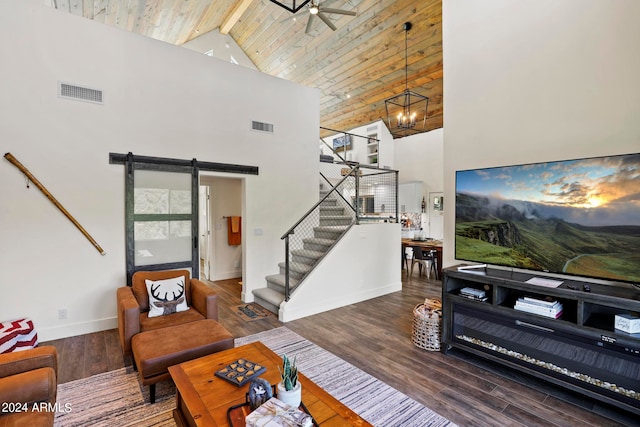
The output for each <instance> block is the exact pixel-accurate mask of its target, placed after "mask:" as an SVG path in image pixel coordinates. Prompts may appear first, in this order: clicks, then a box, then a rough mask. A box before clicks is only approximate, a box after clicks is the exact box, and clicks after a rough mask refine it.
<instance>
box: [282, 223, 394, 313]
mask: <svg viewBox="0 0 640 427" xmlns="http://www.w3.org/2000/svg"><path fill="white" fill-rule="evenodd" d="M399 243H400V224H397V223H387V224H360V225H354V226H353V227H351V229H350V230H349V231H348V232H347V234H345V235H344V236H343V238H342V239H340V241H338V243H336V245H335V246H334V247H333V248H332V250H331V252H330V253H329V254H328V255H327V256H326V257H325V258H323V259H322V260H321V261H320V262H319V263H318V265H317V266H316V267H315V268H314V269H313V271H312V272H311V273H310V274H309V276H307V277H306V278H305V280H304V283H303V284H302V285H300V287H299V288H298V289H296V290H295V291H294V292H293V294H292V295H291V299H290V300H289V301H288V302H283V303H282V304H281V305H280V313H279V316H280V320H282V321H284V322H288V321H291V320H295V319H299V318H301V317H305V316H310V315H312V314H316V313H322V312H324V311H327V310H332V309H334V308H338V307H343V306H345V305H348V304H355V303H357V302H360V301H364V300H367V299H370V298H375V297H378V296H381V295H385V294H388V293H391V292H396V291H400V290H402V280H401V277H400V275H401V269H400V244H399Z"/></svg>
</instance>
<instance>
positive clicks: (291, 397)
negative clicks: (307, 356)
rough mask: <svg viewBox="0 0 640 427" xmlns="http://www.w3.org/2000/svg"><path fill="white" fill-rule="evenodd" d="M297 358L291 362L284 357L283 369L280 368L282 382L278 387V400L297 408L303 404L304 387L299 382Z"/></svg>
mask: <svg viewBox="0 0 640 427" xmlns="http://www.w3.org/2000/svg"><path fill="white" fill-rule="evenodd" d="M296 358H297V356H296V357H295V358H294V359H293V361H291V359H289V357H287V355H286V354H285V355H283V356H282V368H281V367H279V366H278V370H279V371H280V377H281V379H282V380H281V381H280V382H279V383H278V385H277V390H278V396H277V397H278V399H280V400H281V401H283V402H284V403H286V404H288V405H291V406H293V407H294V408H297V407H299V406H300V402H302V385H301V384H300V382H299V381H298V367H297V366H296Z"/></svg>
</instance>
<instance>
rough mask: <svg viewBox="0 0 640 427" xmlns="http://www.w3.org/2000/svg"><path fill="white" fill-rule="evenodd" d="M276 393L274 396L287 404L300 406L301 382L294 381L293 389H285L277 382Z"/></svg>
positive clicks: (295, 406)
mask: <svg viewBox="0 0 640 427" xmlns="http://www.w3.org/2000/svg"><path fill="white" fill-rule="evenodd" d="M277 391H278V395H277V396H276V397H277V398H278V399H279V400H281V401H283V402H284V403H286V404H287V405H291V406H293V407H294V408H297V407H299V406H300V402H302V384H300V381H298V382H297V383H296V386H295V387H294V388H293V390H287V389H285V388H284V384H283V383H282V382H279V383H278V385H277Z"/></svg>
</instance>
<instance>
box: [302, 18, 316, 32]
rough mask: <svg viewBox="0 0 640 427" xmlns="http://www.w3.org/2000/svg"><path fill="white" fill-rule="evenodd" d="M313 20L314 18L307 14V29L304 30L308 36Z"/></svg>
mask: <svg viewBox="0 0 640 427" xmlns="http://www.w3.org/2000/svg"><path fill="white" fill-rule="evenodd" d="M313 18H315V15H311V14H309V20H308V21H307V28H305V30H304V33H305V34H309V31H311V22H313Z"/></svg>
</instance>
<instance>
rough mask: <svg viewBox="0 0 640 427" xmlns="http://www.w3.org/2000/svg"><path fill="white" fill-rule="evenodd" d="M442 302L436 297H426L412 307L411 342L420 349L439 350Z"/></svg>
mask: <svg viewBox="0 0 640 427" xmlns="http://www.w3.org/2000/svg"><path fill="white" fill-rule="evenodd" d="M441 318H442V303H441V302H440V300H437V299H426V300H425V302H424V303H422V304H418V305H416V306H415V308H414V309H413V333H412V334H411V342H413V344H414V345H415V346H416V347H418V348H421V349H424V350H429V351H440V334H441V332H442V325H441V321H440V320H441Z"/></svg>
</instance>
